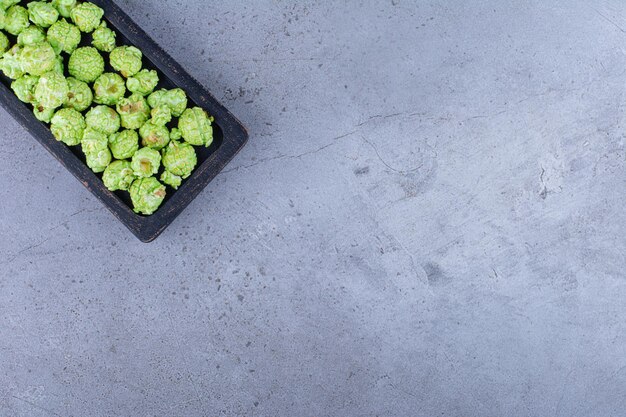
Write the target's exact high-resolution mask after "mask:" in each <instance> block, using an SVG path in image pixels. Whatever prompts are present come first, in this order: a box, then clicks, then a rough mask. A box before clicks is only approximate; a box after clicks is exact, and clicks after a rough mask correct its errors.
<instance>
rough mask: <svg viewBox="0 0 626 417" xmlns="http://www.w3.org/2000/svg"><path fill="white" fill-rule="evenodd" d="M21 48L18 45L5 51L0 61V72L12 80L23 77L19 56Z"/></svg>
mask: <svg viewBox="0 0 626 417" xmlns="http://www.w3.org/2000/svg"><path fill="white" fill-rule="evenodd" d="M21 52H22V48H20V47H19V45H14V46H13V47H12V48H11V49H9V50H8V51H6V52H5V53H4V54H3V55H2V58H1V59H0V71H2V72H3V73H4V75H6V76H7V77H9V78H11V79H12V80H16V79H18V78H20V77H21V76H22V75H24V70H23V69H22V63H21V62H20V54H21Z"/></svg>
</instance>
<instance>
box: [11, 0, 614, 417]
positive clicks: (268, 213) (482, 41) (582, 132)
mask: <svg viewBox="0 0 626 417" xmlns="http://www.w3.org/2000/svg"><path fill="white" fill-rule="evenodd" d="M120 4H121V6H122V7H123V8H124V9H125V10H126V11H127V12H128V13H129V14H130V15H131V16H132V17H133V18H134V19H136V21H137V22H138V23H139V24H140V25H141V26H142V27H144V28H145V29H146V31H147V32H148V33H149V34H150V35H151V36H153V37H154V38H155V40H156V41H157V42H158V43H159V44H161V45H162V46H163V47H164V48H165V50H167V51H168V52H169V53H170V54H171V55H172V56H173V57H174V58H175V59H177V60H179V61H180V62H181V63H182V65H183V66H184V67H185V68H187V69H188V70H189V72H190V73H191V74H192V75H193V76H195V77H196V78H197V79H198V80H199V81H200V82H201V83H202V84H203V85H205V86H206V87H207V88H208V89H209V90H210V91H212V92H213V93H214V94H215V95H216V96H217V97H218V98H219V99H220V100H222V101H223V103H224V104H225V105H226V106H227V107H228V108H229V109H230V110H231V111H232V112H233V113H234V114H235V115H236V116H237V117H239V118H240V119H241V120H242V121H243V122H244V124H245V125H246V126H247V127H248V129H249V131H250V133H251V137H250V141H249V143H248V145H247V146H246V147H245V149H244V150H243V151H242V152H241V153H240V154H239V155H238V156H237V158H236V159H235V160H234V161H233V162H232V163H231V164H230V165H229V166H228V167H227V169H226V170H225V171H224V172H223V173H222V174H221V175H219V177H218V178H217V179H216V180H215V181H214V182H213V183H211V184H210V185H209V187H208V188H207V189H206V190H205V191H204V192H203V193H202V194H201V195H200V197H199V198H198V199H197V200H196V201H195V202H194V203H193V204H192V205H191V206H190V207H189V208H188V209H187V210H186V211H185V212H184V213H183V214H182V215H181V216H180V217H179V218H178V219H177V220H176V221H175V222H174V223H173V224H172V226H171V227H170V228H169V229H168V230H167V231H166V232H165V233H164V234H163V235H162V236H161V237H160V238H159V239H158V240H157V241H156V242H154V243H152V244H147V245H146V244H142V243H140V242H138V241H137V240H136V239H135V238H134V237H133V236H132V235H131V234H130V233H129V232H128V231H127V230H126V229H125V228H124V227H123V226H122V225H121V224H120V223H119V222H118V221H117V220H116V219H115V218H114V217H113V216H112V215H111V214H110V213H109V212H108V211H107V210H106V209H105V208H104V207H103V206H102V205H101V204H100V203H99V202H98V201H97V200H96V199H95V198H94V197H92V196H91V194H90V193H89V192H88V191H87V190H86V189H84V188H83V187H82V186H81V185H80V183H78V182H77V181H76V180H75V179H74V178H73V177H72V176H71V175H70V174H69V173H67V172H66V171H65V170H64V168H62V167H61V166H60V164H59V163H58V162H56V161H55V160H54V158H52V157H51V156H50V155H49V154H48V153H47V152H46V151H45V150H44V149H43V148H42V147H41V146H40V145H39V144H38V143H37V142H36V141H35V140H34V139H33V138H32V137H30V136H29V135H28V134H27V133H26V132H25V130H24V129H23V128H21V127H20V126H19V125H18V124H17V123H16V122H15V121H14V120H13V119H12V118H11V117H10V116H9V115H8V114H7V113H6V112H4V111H0V126H2V135H1V136H2V139H1V140H2V146H1V147H0V415H1V416H11V417H21V416H28V417H31V416H33V417H49V416H63V417H65V416H77V417H78V416H92V417H99V416H159V417H160V416H186V417H188V416H217V415H224V416H316V417H317V416H425V417H426V416H428V417H432V416H438V415H441V416H511V415H516V416H547V415H551V416H567V417H572V416H585V417H588V416H614V415H619V414H621V413H623V410H624V407H626V396H624V391H625V390H626V320H624V313H625V311H626V310H625V306H626V280H625V279H624V278H625V273H624V268H625V267H626V259H625V254H626V238H625V235H626V233H625V232H626V230H625V229H626V227H625V226H626V210H625V207H626V192H625V191H626V188H625V185H626V169H625V166H624V165H625V164H624V160H625V155H624V137H625V127H626V126H625V125H626V117H625V115H626V113H625V110H626V106H625V103H626V94H625V92H626V54H625V52H626V3H624V2H623V1H621V0H619V1H618V0H602V1H589V0H584V1H583V0H568V1H565V0H549V1H539V0H530V1H523V2H512V1H511V2H503V1H501V0H480V1H473V2H467V1H463V0H432V1H421V0H420V1H408V0H387V1H382V0H381V1H375V0H368V1H357V0H349V1H345V2H331V1H322V0H311V1H306V2H297V3H296V2H291V1H287V0H258V1H254V2H249V1H243V0H235V1H233V0H230V1H224V0H219V1H211V2H207V1H201V0H190V1H182V0H162V1H137V0H123V1H122V0H120Z"/></svg>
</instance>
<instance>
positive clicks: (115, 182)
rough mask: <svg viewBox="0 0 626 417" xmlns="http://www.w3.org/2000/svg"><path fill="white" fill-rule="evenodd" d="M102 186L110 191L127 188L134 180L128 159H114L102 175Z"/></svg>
mask: <svg viewBox="0 0 626 417" xmlns="http://www.w3.org/2000/svg"><path fill="white" fill-rule="evenodd" d="M102 181H104V186H105V187H107V188H108V189H109V190H110V191H117V190H128V189H129V188H130V185H131V184H132V183H133V181H135V174H133V170H132V168H131V167H130V162H128V161H114V162H113V163H111V165H109V166H108V167H107V169H106V170H105V171H104V174H103V175H102Z"/></svg>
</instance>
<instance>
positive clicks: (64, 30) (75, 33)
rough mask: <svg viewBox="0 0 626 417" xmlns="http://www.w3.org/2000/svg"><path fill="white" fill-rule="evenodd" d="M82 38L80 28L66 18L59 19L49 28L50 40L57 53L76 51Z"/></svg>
mask: <svg viewBox="0 0 626 417" xmlns="http://www.w3.org/2000/svg"><path fill="white" fill-rule="evenodd" d="M80 38H81V35H80V30H78V28H77V27H76V26H74V25H73V24H71V23H68V22H66V21H65V20H59V21H58V22H56V23H55V24H53V25H52V26H50V29H48V42H50V45H52V47H53V48H54V50H55V52H56V53H57V54H58V53H61V52H67V53H68V54H71V53H72V52H74V51H75V50H76V48H78V44H80Z"/></svg>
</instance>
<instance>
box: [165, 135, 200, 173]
mask: <svg viewBox="0 0 626 417" xmlns="http://www.w3.org/2000/svg"><path fill="white" fill-rule="evenodd" d="M196 165H198V157H197V156H196V151H195V149H194V148H193V146H191V145H190V144H188V143H181V142H170V144H169V145H168V146H167V148H165V149H164V150H163V166H164V167H165V169H166V170H167V171H169V172H171V173H172V174H174V175H178V176H179V177H182V178H183V179H185V178H188V177H189V176H190V175H191V173H192V172H193V170H194V168H195V167H196Z"/></svg>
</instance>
